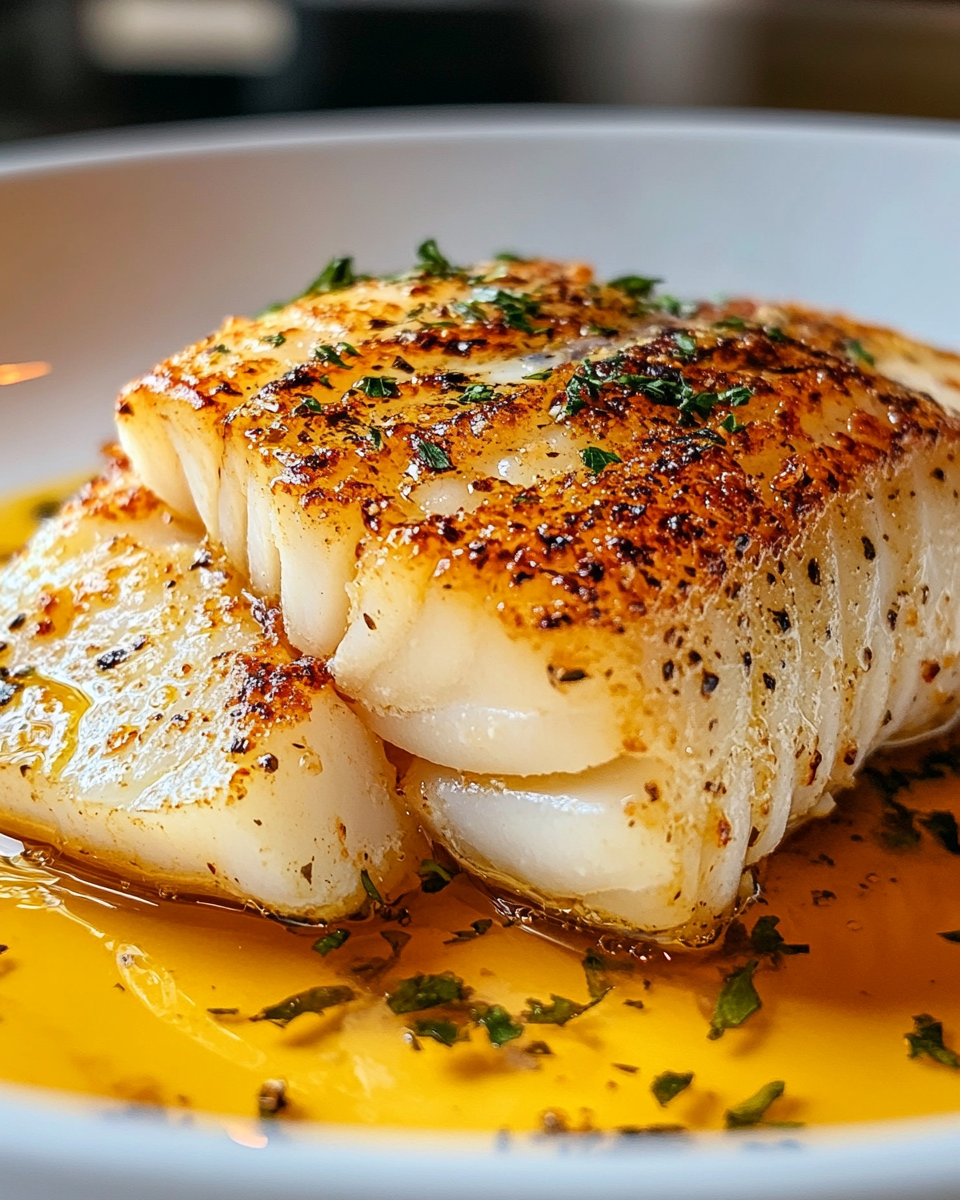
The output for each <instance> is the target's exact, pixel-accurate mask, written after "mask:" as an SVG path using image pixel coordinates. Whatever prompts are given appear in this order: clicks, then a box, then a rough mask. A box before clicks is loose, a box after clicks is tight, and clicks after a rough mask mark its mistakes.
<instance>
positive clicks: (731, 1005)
mask: <svg viewBox="0 0 960 1200" xmlns="http://www.w3.org/2000/svg"><path fill="white" fill-rule="evenodd" d="M758 965H759V963H758V961H757V959H755V958H754V959H751V960H750V962H748V963H745V964H744V965H743V966H742V967H738V968H737V969H736V970H735V971H731V972H730V974H729V975H727V976H726V978H725V979H724V981H723V987H722V988H721V989H720V995H719V996H718V997H717V1003H716V1006H715V1007H714V1010H713V1020H712V1021H711V1022H710V1032H709V1033H708V1034H707V1037H708V1038H710V1040H711V1041H716V1039H717V1038H720V1037H723V1034H724V1031H725V1030H727V1029H736V1028H737V1027H738V1026H740V1025H742V1024H743V1023H744V1021H746V1019H747V1018H748V1017H752V1016H753V1014H754V1013H755V1012H756V1011H757V1010H758V1009H759V1008H760V1005H761V1001H760V997H759V996H758V995H757V989H756V988H755V987H754V986H753V973H754V971H756V969H757V967H758Z"/></svg>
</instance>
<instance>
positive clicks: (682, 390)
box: [616, 375, 753, 432]
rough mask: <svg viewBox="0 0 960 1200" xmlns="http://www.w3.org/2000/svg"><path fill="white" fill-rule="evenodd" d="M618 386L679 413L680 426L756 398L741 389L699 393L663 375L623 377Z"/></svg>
mask: <svg viewBox="0 0 960 1200" xmlns="http://www.w3.org/2000/svg"><path fill="white" fill-rule="evenodd" d="M616 382H617V383H623V384H626V385H627V386H628V387H631V388H636V390H637V391H639V392H641V393H642V394H643V395H644V396H646V398H647V399H648V400H652V401H653V403H654V404H663V405H669V406H670V407H671V408H675V409H677V411H678V414H679V417H680V424H681V425H690V424H692V423H693V420H694V417H695V416H699V417H708V416H709V415H710V414H711V413H712V412H713V410H714V408H716V407H717V406H718V405H727V406H729V407H730V408H742V407H743V405H744V404H747V403H749V401H750V397H751V396H752V395H753V389H752V388H749V387H744V386H742V385H741V386H737V387H731V388H727V389H726V391H723V392H696V391H694V389H693V388H692V387H691V386H690V384H689V383H688V382H687V381H686V379H684V378H683V376H682V375H681V376H679V377H677V378H671V377H669V376H664V375H661V376H657V377H651V376H648V375H621V376H619V377H618V378H617V379H616ZM731 432H737V430H736V429H734V430H731Z"/></svg>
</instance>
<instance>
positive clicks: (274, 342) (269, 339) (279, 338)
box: [260, 333, 287, 346]
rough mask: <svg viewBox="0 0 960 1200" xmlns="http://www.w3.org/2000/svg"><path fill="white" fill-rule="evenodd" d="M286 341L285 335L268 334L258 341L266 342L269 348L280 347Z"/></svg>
mask: <svg viewBox="0 0 960 1200" xmlns="http://www.w3.org/2000/svg"><path fill="white" fill-rule="evenodd" d="M286 340H287V338H286V335H285V334H282V333H268V334H266V335H265V336H264V337H262V338H261V339H260V341H261V342H266V343H267V344H268V345H270V346H282V345H283V343H284V342H285V341H286Z"/></svg>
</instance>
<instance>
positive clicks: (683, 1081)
mask: <svg viewBox="0 0 960 1200" xmlns="http://www.w3.org/2000/svg"><path fill="white" fill-rule="evenodd" d="M692 1082H693V1072H692V1071H663V1072H662V1073H661V1074H660V1075H658V1076H657V1077H656V1079H654V1081H653V1083H651V1084H650V1091H651V1092H653V1095H654V1099H655V1100H656V1102H657V1103H658V1104H659V1105H660V1107H661V1108H666V1107H667V1105H668V1104H669V1103H670V1101H671V1100H672V1099H673V1098H674V1097H675V1096H679V1095H680V1093H681V1092H682V1091H684V1090H685V1089H686V1088H688V1087H689V1086H690V1084H691V1083H692Z"/></svg>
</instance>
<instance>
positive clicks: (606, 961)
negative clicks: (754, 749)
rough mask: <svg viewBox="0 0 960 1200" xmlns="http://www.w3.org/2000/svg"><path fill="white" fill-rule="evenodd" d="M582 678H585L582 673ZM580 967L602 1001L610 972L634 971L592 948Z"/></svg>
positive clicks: (593, 994)
mask: <svg viewBox="0 0 960 1200" xmlns="http://www.w3.org/2000/svg"><path fill="white" fill-rule="evenodd" d="M581 677H583V675H582V673H581ZM580 965H581V966H582V967H583V973H584V975H586V977H587V991H588V992H589V993H590V998H591V999H592V1000H602V999H603V997H604V996H605V995H606V994H607V992H609V991H610V988H611V987H612V986H613V985H612V984H611V983H610V981H609V979H608V978H607V972H608V971H632V970H633V964H632V963H625V962H617V961H616V959H612V958H607V957H606V955H604V954H601V953H600V952H599V950H595V949H594V948H593V947H592V946H591V947H590V949H589V950H588V951H587V953H586V954H585V955H584V957H583V961H582V962H581V964H580Z"/></svg>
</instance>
